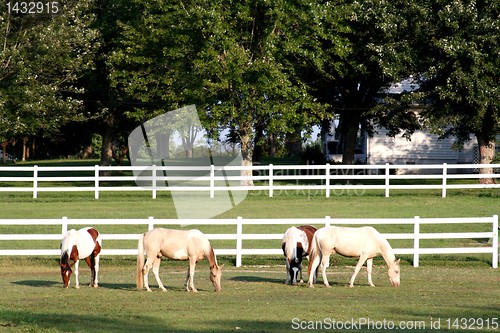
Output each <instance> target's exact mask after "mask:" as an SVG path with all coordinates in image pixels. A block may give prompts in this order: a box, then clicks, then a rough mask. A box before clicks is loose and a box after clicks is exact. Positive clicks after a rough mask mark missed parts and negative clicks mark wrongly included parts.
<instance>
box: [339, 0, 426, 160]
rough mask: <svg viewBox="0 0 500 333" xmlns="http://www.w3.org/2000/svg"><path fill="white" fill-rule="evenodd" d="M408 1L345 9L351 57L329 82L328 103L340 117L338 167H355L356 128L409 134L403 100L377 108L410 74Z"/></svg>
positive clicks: (410, 118)
mask: <svg viewBox="0 0 500 333" xmlns="http://www.w3.org/2000/svg"><path fill="white" fill-rule="evenodd" d="M414 7H415V6H414V4H413V2H411V1H406V0H398V1H362V2H353V3H351V4H348V5H347V8H349V9H350V10H348V16H347V17H346V20H347V22H348V26H349V27H350V30H349V31H348V32H347V33H345V37H346V38H347V39H348V40H349V45H350V52H349V54H348V56H347V57H345V58H344V65H343V69H344V71H343V73H342V77H341V78H340V79H339V80H336V81H335V82H333V84H332V86H331V89H332V90H333V91H334V92H335V93H334V94H332V95H331V96H332V100H331V101H330V103H331V105H332V106H333V112H334V113H336V114H338V115H339V119H340V123H339V130H340V134H341V145H342V148H343V156H342V163H343V164H352V163H353V162H354V155H355V145H356V142H357V135H358V132H359V130H360V129H366V130H368V131H369V132H370V131H371V130H373V127H372V126H373V125H375V124H382V125H390V127H391V130H392V133H393V134H396V133H398V132H400V131H406V132H407V133H411V132H412V131H413V130H414V129H415V128H417V127H418V126H417V122H416V117H415V115H414V113H413V112H412V110H410V109H408V108H407V107H406V106H407V105H408V104H407V103H406V102H407V101H406V100H404V99H403V100H399V101H394V100H392V103H384V104H380V101H379V100H378V97H379V95H380V92H381V90H383V89H384V88H386V87H388V86H389V85H390V84H391V83H394V82H398V81H400V80H401V79H403V78H406V77H408V76H409V75H410V74H411V73H412V72H411V69H412V66H411V64H412V50H411V48H410V47H409V45H410V44H409V39H411V38H412V37H411V36H412V34H413V29H414V27H415V25H416V24H415V23H416V22H415V21H414V20H413V16H414Z"/></svg>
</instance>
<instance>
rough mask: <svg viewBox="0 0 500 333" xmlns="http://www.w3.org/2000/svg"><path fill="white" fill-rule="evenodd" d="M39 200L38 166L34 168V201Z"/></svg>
mask: <svg viewBox="0 0 500 333" xmlns="http://www.w3.org/2000/svg"><path fill="white" fill-rule="evenodd" d="M36 198H38V165H35V166H33V199H36Z"/></svg>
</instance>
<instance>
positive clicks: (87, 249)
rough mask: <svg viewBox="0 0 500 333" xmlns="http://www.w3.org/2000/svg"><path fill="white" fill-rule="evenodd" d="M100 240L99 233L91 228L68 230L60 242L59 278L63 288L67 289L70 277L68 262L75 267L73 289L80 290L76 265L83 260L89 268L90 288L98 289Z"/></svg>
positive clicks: (70, 271)
mask: <svg viewBox="0 0 500 333" xmlns="http://www.w3.org/2000/svg"><path fill="white" fill-rule="evenodd" d="M101 247H102V239H101V235H100V234H99V232H98V231H97V230H96V229H94V228H92V227H87V228H82V229H80V230H78V231H76V230H75V229H71V230H68V231H67V232H66V233H65V234H64V237H63V239H62V241H61V260H60V266H61V276H62V280H63V286H64V288H68V287H69V283H70V280H69V278H70V277H71V273H72V270H71V266H72V265H71V264H70V260H72V261H73V264H74V265H75V280H76V282H75V283H76V284H75V288H77V289H78V288H80V282H79V281H78V265H79V262H80V261H79V260H80V259H85V262H86V263H87V265H89V267H90V286H91V287H94V288H97V287H98V273H99V253H100V252H101Z"/></svg>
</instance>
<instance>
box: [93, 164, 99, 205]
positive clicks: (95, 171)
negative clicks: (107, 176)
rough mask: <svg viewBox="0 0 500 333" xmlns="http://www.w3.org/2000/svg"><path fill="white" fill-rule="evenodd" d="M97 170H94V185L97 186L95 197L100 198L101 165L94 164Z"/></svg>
mask: <svg viewBox="0 0 500 333" xmlns="http://www.w3.org/2000/svg"><path fill="white" fill-rule="evenodd" d="M94 167H95V170H94V187H95V193H94V198H95V199H99V165H97V164H96V165H94Z"/></svg>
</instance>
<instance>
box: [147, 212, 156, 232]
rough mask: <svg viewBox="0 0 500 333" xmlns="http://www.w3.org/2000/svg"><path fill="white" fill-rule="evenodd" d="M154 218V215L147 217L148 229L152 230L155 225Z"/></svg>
mask: <svg viewBox="0 0 500 333" xmlns="http://www.w3.org/2000/svg"><path fill="white" fill-rule="evenodd" d="M154 220H155V218H154V216H149V217H148V231H150V230H153V229H154V227H155V221H154Z"/></svg>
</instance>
